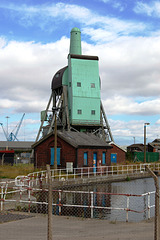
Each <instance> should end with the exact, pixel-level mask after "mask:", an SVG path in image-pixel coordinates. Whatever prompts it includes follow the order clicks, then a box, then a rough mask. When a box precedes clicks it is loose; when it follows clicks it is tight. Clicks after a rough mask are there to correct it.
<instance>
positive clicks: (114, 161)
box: [111, 153, 117, 163]
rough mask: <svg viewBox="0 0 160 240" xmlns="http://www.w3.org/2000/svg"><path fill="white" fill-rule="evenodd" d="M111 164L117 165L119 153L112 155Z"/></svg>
mask: <svg viewBox="0 0 160 240" xmlns="http://www.w3.org/2000/svg"><path fill="white" fill-rule="evenodd" d="M111 163H117V153H111Z"/></svg>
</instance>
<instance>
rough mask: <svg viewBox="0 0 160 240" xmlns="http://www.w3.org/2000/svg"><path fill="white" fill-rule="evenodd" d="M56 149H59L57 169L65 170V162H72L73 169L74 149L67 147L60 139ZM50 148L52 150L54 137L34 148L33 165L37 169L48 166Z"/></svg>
mask: <svg viewBox="0 0 160 240" xmlns="http://www.w3.org/2000/svg"><path fill="white" fill-rule="evenodd" d="M57 147H58V148H61V153H60V163H61V165H60V166H59V168H65V167H66V162H73V165H74V167H75V164H76V149H75V148H74V147H72V146H71V145H69V144H68V143H67V142H65V141H63V140H62V139H60V138H58V139H57ZM51 148H54V135H52V136H50V137H49V138H48V139H46V140H45V141H43V142H42V143H40V144H39V145H38V146H36V147H35V149H34V150H35V151H34V159H35V160H34V165H35V166H37V167H38V168H39V167H45V166H46V164H50V159H51V150H50V149H51Z"/></svg>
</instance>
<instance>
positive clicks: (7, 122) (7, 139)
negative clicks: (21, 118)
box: [6, 116, 9, 150]
mask: <svg viewBox="0 0 160 240" xmlns="http://www.w3.org/2000/svg"><path fill="white" fill-rule="evenodd" d="M6 118H7V146H6V150H8V118H9V117H8V116H7V117H6Z"/></svg>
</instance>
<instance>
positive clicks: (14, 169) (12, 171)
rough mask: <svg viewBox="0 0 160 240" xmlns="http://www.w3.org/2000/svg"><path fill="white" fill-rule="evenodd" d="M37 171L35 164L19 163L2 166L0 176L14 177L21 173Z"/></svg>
mask: <svg viewBox="0 0 160 240" xmlns="http://www.w3.org/2000/svg"><path fill="white" fill-rule="evenodd" d="M33 171H35V169H34V165H33V164H18V165H13V166H11V165H4V166H0V178H10V179H14V178H15V177H17V176H19V175H24V176H25V175H27V174H28V173H31V172H33Z"/></svg>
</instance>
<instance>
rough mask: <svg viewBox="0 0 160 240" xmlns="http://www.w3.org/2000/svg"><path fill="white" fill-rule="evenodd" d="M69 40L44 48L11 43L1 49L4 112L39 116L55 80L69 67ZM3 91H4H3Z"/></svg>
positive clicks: (0, 99) (46, 45) (0, 98)
mask: <svg viewBox="0 0 160 240" xmlns="http://www.w3.org/2000/svg"><path fill="white" fill-rule="evenodd" d="M68 45H69V40H68V39H66V38H62V39H61V40H59V41H57V42H55V43H50V44H44V45H43V44H40V43H34V42H15V41H11V42H8V43H6V44H5V46H4V45H3V46H2V47H1V48H0V65H1V69H0V79H2V82H3V85H1V96H0V107H1V110H0V111H3V109H4V108H5V109H8V108H15V109H16V111H17V112H20V111H22V109H25V111H27V112H34V111H36V112H39V111H40V110H41V108H45V106H46V102H47V101H48V99H49V97H50V94H51V80H52V77H53V75H54V74H55V73H56V71H58V70H59V69H60V68H61V67H64V66H65V65H66V64H67V54H68V49H69V46H68ZM2 89H3V90H2Z"/></svg>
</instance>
